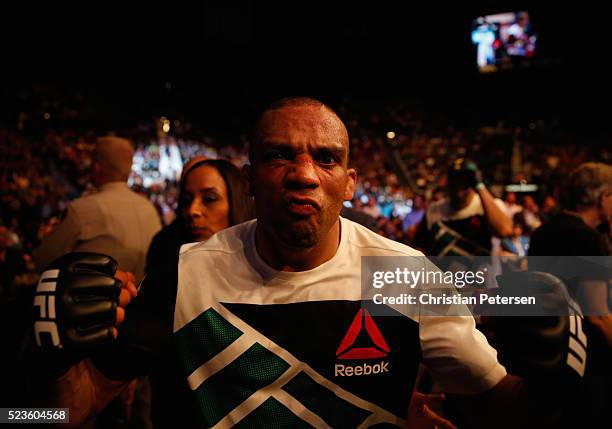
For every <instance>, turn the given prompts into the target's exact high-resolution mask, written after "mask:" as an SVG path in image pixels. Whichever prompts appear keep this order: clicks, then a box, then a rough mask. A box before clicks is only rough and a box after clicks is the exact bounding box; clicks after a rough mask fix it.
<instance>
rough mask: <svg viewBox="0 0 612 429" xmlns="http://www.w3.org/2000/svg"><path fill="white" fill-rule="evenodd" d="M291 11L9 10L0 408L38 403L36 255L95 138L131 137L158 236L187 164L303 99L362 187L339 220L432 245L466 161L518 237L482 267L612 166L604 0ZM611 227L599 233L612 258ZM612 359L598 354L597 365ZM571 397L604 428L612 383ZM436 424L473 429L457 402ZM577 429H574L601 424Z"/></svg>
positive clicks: (0, 91) (325, 5) (227, 6)
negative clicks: (582, 176) (30, 359)
mask: <svg viewBox="0 0 612 429" xmlns="http://www.w3.org/2000/svg"><path fill="white" fill-rule="evenodd" d="M291 3H293V2H277V1H273V2H255V1H246V2H239V1H235V0H226V1H224V2H194V3H192V4H189V5H178V4H175V3H174V2H163V3H159V4H154V3H143V4H141V5H139V6H136V5H128V4H127V3H125V4H123V3H113V2H104V3H102V2H95V3H94V4H89V3H87V2H85V3H72V4H70V5H61V6H60V5H58V4H55V3H54V2H47V3H43V4H31V5H28V4H20V5H13V6H10V7H7V8H6V10H4V11H3V12H2V16H3V22H4V23H3V25H2V28H1V29H0V35H1V37H2V42H1V44H2V52H1V53H0V57H1V58H2V60H1V61H0V64H2V67H1V69H0V246H1V247H0V252H2V253H1V255H2V258H1V259H0V267H1V277H0V282H1V286H2V289H1V290H0V306H1V307H0V334H1V336H2V337H1V338H2V339H1V341H2V344H3V346H2V347H1V350H2V353H1V355H2V360H1V361H0V362H1V363H2V366H1V370H0V371H1V372H0V377H1V380H2V381H1V382H0V407H29V406H37V405H31V402H29V401H28V395H29V393H28V387H27V384H28V383H27V382H26V381H25V379H26V377H25V376H24V374H25V373H26V372H27V371H28V370H27V368H24V366H26V364H25V362H26V361H27V359H26V358H25V357H24V356H26V355H28V354H29V352H30V349H31V341H28V336H29V333H30V331H31V327H32V316H31V313H32V310H31V308H32V302H31V301H32V298H33V295H34V290H35V288H36V284H37V283H38V280H39V276H40V271H39V270H37V267H36V264H35V261H34V258H33V251H34V249H35V248H36V247H37V246H39V245H40V243H41V242H42V241H43V239H44V237H45V236H47V235H48V234H49V233H50V232H51V231H52V230H53V228H54V227H56V226H57V225H58V224H60V223H61V222H62V220H63V219H64V216H65V213H66V210H67V208H68V207H69V203H70V201H73V200H75V199H77V198H79V197H81V196H82V195H83V194H90V193H92V192H93V185H92V183H91V181H90V168H91V165H92V152H93V149H94V146H95V144H96V138H97V137H101V136H104V135H108V134H112V135H116V136H121V137H125V138H128V139H130V140H131V141H132V143H133V145H134V149H135V152H134V157H133V162H132V169H131V173H130V175H129V179H128V184H129V186H130V187H131V189H132V190H133V191H135V192H136V193H139V194H141V195H143V196H145V197H146V198H147V199H148V200H149V201H150V202H151V203H152V204H153V206H154V207H155V209H156V210H157V213H158V215H159V219H160V222H161V225H162V226H166V225H170V224H171V223H172V222H173V221H174V220H175V219H176V217H177V214H176V210H177V204H178V203H179V197H180V196H179V190H180V187H179V178H180V177H181V172H182V169H183V165H184V164H185V162H187V161H188V160H189V159H191V158H193V157H195V156H200V155H202V156H205V157H207V158H223V159H227V160H229V161H231V162H232V163H233V164H235V165H236V166H238V167H242V166H243V165H244V164H246V163H248V144H249V141H250V139H251V133H252V130H253V125H254V123H255V121H256V120H257V118H258V116H259V114H260V113H261V111H262V109H264V108H265V107H266V106H267V105H269V104H270V103H271V102H272V101H274V100H277V99H279V98H283V97H289V96H307V97H313V98H316V99H318V100H320V101H322V102H324V103H325V104H327V105H329V106H330V107H331V108H333V109H334V110H335V111H336V112H337V113H338V116H339V117H340V118H341V119H342V121H343V122H344V123H345V124H346V127H347V129H348V134H349V140H350V161H349V165H350V166H352V167H354V168H355V169H356V170H357V186H356V191H355V194H354V197H353V199H352V200H351V201H346V202H345V203H344V206H345V209H344V210H349V211H350V212H351V213H353V215H354V216H355V219H361V220H362V222H363V223H364V224H367V225H368V227H369V228H370V229H372V230H374V231H375V232H376V233H377V234H379V235H381V236H384V237H386V238H389V239H391V240H394V241H397V242H400V243H403V244H405V245H408V246H411V247H415V248H419V249H422V250H425V251H426V249H425V247H424V246H422V245H421V244H422V243H421V242H420V241H419V239H420V237H419V230H420V229H421V227H422V225H421V224H422V223H423V222H426V220H425V219H426V214H427V211H428V207H430V206H431V205H432V204H435V203H436V202H439V201H441V200H443V199H444V198H445V195H446V193H447V192H448V189H449V180H448V174H447V172H448V170H449V168H451V167H452V166H453V165H454V164H453V163H454V162H455V161H456V160H457V159H458V158H464V159H469V160H471V161H473V163H474V165H475V166H477V169H478V170H479V171H480V172H481V173H482V178H483V183H484V184H485V185H486V187H487V189H488V190H489V191H490V192H491V193H492V194H493V195H494V196H495V197H498V198H500V199H502V200H503V201H504V207H505V210H507V213H506V214H507V215H508V216H509V217H511V218H512V219H513V220H514V225H513V226H514V227H517V226H518V227H519V231H518V232H516V231H515V230H513V231H514V232H513V233H512V234H509V237H505V238H504V237H501V238H496V239H497V242H496V244H494V245H492V248H491V254H495V252H509V254H515V255H519V256H524V255H526V254H527V253H528V251H529V240H530V238H531V236H532V234H533V233H534V231H536V230H537V229H538V228H539V227H541V226H542V225H545V224H546V223H548V222H550V221H551V220H552V219H554V218H555V216H556V215H557V214H559V213H561V212H562V210H563V209H564V208H565V207H564V206H563V201H564V199H563V198H564V195H563V191H564V184H565V180H566V179H567V178H568V176H569V175H570V172H572V171H573V170H574V169H575V168H576V167H578V166H579V165H581V164H583V163H585V162H597V163H603V164H607V165H608V167H609V166H610V164H611V163H612V132H611V115H612V109H611V108H610V100H611V98H610V97H611V96H612V91H611V87H612V85H611V83H610V72H609V56H610V40H611V36H610V34H609V28H610V22H609V20H610V18H609V15H608V12H607V11H605V10H604V7H603V6H602V5H601V4H599V3H597V2H592V1H587V2H578V3H574V4H563V3H562V2H548V1H545V2H523V1H519V2H510V1H498V2H495V1H468V2H452V3H448V4H444V3H439V2H424V3H426V4H422V3H423V2H408V1H404V2H397V1H387V0H382V1H375V2H339V3H333V4H332V2H323V1H319V0H315V1H309V2H300V3H299V4H291ZM3 7H4V6H3ZM500 14H502V15H500ZM491 17H493V18H491ZM527 18H528V21H527ZM527 22H528V23H527ZM5 24H6V25H5ZM522 37H524V39H521V38H522ZM489 38H490V39H489ZM608 177H609V176H608ZM607 186H608V189H609V187H610V183H608V184H607ZM607 198H610V197H609V196H608V197H607ZM517 215H519V216H517ZM611 223H612V219H608V221H607V223H605V222H604V223H603V224H601V225H599V226H597V230H598V233H599V234H601V237H602V240H603V241H604V242H605V243H607V245H608V246H609V245H610V241H611V239H612V235H611V232H610V224H611ZM513 234H514V235H513ZM513 239H514V241H513ZM508 240H509V241H508ZM568 240H570V238H568ZM570 241H571V240H570ZM516 243H523V245H522V248H521V249H517V248H516V246H515V244H516ZM426 253H427V251H426ZM9 254H10V255H11V256H10V258H9V256H8V255H9ZM499 254H500V253H497V255H499ZM504 254H506V253H504ZM607 255H608V256H609V253H608V254H607ZM11 258H14V259H11ZM608 299H609V295H608ZM610 302H612V300H610ZM608 315H609V314H608ZM278 323H281V321H279V322H278ZM609 332H610V331H609ZM609 332H608V334H609ZM610 338H612V335H609V337H608V341H610ZM611 347H612V346H610V342H608V343H607V348H606V347H603V348H602V350H599V349H594V350H595V352H594V353H599V354H600V355H599V356H607V357H609V356H610V348H611ZM590 356H591V355H590ZM595 359H598V358H597V357H596V358H595ZM602 359H603V358H602ZM607 362H608V366H609V362H610V361H607ZM605 377H608V378H607V379H606V378H602V380H608V381H609V380H610V374H609V368H608V370H607V372H606V375H605ZM606 382H607V381H606ZM421 387H422V388H423V389H425V388H426V387H429V388H431V385H429V384H428V383H427V382H424V383H423V384H422V386H421ZM407 389H409V387H407ZM434 389H435V386H434ZM581 389H582V388H581ZM143 395H145V396H146V394H143ZM149 395H150V393H149ZM145 402H146V401H145ZM580 403H581V404H595V405H593V407H596V406H602V407H604V408H605V407H608V408H607V409H608V411H607V414H608V416H607V420H605V421H606V422H610V417H609V413H610V411H609V410H610V409H612V408H609V407H610V405H612V397H611V396H610V387H609V385H607V386H606V387H605V388H604V387H602V388H601V389H600V390H596V389H595V390H588V388H585V393H584V395H583V397H582V399H581V402H580ZM124 404H125V402H124ZM130 404H131V403H130ZM134 404H135V405H134V406H135V407H136V406H138V404H139V403H138V401H135V402H134ZM602 404H603V405H602ZM584 406H585V407H586V406H587V405H584ZM111 408H112V404H111V406H109V407H108V409H107V410H106V411H105V412H104V413H103V414H102V415H101V416H99V417H98V421H97V422H94V423H92V425H93V426H89V427H112V428H115V427H117V428H127V427H130V428H132V427H150V426H147V424H150V421H149V420H148V417H147V418H141V417H142V416H141V415H140V414H138V413H140V410H141V408H138V410H139V411H134V413H132V412H131V411H129V412H128V411H126V408H125V407H123V406H122V405H121V404H119V405H117V404H115V406H114V408H112V409H111ZM149 408H150V407H149ZM144 409H145V410H147V408H146V407H144ZM149 412H150V410H149ZM438 412H439V413H440V414H441V415H444V416H445V417H446V418H449V419H451V420H452V421H453V422H454V423H455V424H456V425H457V426H458V427H461V428H463V427H465V428H471V427H477V426H471V425H468V423H467V422H464V421H463V420H462V418H461V417H459V416H460V415H461V413H460V412H458V411H457V409H456V406H455V407H454V408H453V406H450V405H449V406H448V407H446V408H444V409H443V408H438ZM137 414H138V418H136V415H137ZM601 421H603V420H601ZM589 424H590V423H588V422H586V421H581V423H580V424H579V425H578V426H574V427H604V426H597V425H592V426H590V425H589ZM349 426H350V425H349ZM349 426H346V427H349ZM274 427H275V426H274ZM279 427H280V426H279ZM484 427H497V426H496V423H495V422H493V423H491V424H490V425H488V426H484ZM525 427H530V426H529V425H526V426H525ZM551 427H565V426H551ZM608 427H610V426H608Z"/></svg>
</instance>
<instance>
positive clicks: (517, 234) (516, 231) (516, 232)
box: [512, 225, 523, 237]
mask: <svg viewBox="0 0 612 429" xmlns="http://www.w3.org/2000/svg"><path fill="white" fill-rule="evenodd" d="M512 233H513V235H514V237H520V236H521V235H523V227H522V226H520V225H514V227H513V229H512Z"/></svg>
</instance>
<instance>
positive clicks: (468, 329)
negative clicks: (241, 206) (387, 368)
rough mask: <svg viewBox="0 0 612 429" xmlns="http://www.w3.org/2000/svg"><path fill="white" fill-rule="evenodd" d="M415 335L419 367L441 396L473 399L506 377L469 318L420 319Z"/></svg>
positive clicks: (480, 333) (473, 322)
mask: <svg viewBox="0 0 612 429" xmlns="http://www.w3.org/2000/svg"><path fill="white" fill-rule="evenodd" d="M419 331H420V334H419V337H420V341H421V350H422V352H423V363H424V364H425V366H427V368H428V369H429V371H430V372H431V374H432V376H433V378H434V380H436V382H438V384H440V386H441V387H442V390H443V391H444V392H446V393H452V394H462V395H475V394H478V393H482V392H485V391H487V390H489V389H491V388H492V387H493V386H495V385H496V384H497V383H499V381H500V380H501V379H502V378H504V376H505V375H506V369H505V368H504V367H503V366H502V365H501V364H500V363H499V362H498V361H497V351H496V350H495V349H494V348H493V347H491V346H490V345H489V343H488V342H487V339H486V338H485V336H484V335H483V334H482V332H480V331H478V330H477V329H476V323H475V321H474V318H473V317H471V316H424V317H422V318H421V319H420V323H419Z"/></svg>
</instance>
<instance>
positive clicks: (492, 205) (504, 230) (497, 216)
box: [477, 186, 512, 237]
mask: <svg viewBox="0 0 612 429" xmlns="http://www.w3.org/2000/svg"><path fill="white" fill-rule="evenodd" d="M477 192H478V195H479V196H480V200H481V201H482V207H483V209H484V212H485V216H486V218H487V221H488V223H489V226H490V228H491V230H492V231H493V233H494V234H495V235H497V236H498V237H507V236H509V235H511V234H512V219H510V217H508V216H507V215H506V213H504V211H503V210H502V209H501V207H499V206H498V205H497V203H496V202H495V198H494V197H493V195H492V194H491V192H489V190H488V189H487V188H486V187H485V186H481V187H480V189H478V191H477Z"/></svg>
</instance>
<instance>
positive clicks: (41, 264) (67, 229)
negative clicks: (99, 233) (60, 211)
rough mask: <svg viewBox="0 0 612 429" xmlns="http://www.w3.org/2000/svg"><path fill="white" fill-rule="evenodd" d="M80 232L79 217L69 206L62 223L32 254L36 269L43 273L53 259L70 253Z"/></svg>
mask: <svg viewBox="0 0 612 429" xmlns="http://www.w3.org/2000/svg"><path fill="white" fill-rule="evenodd" d="M80 231H81V224H80V221H79V216H78V215H77V213H76V211H75V210H74V208H73V207H72V205H70V206H68V212H67V214H66V217H65V218H64V220H63V221H62V223H60V224H59V225H57V226H56V227H55V228H54V229H53V231H51V233H50V234H49V235H47V236H46V237H45V238H43V240H42V242H41V243H40V245H39V246H38V247H37V248H36V249H34V251H33V252H32V256H33V258H34V263H35V264H36V269H37V270H38V271H43V270H44V269H45V268H47V266H48V265H49V264H50V263H51V262H53V261H54V260H55V259H57V258H59V257H60V256H62V255H64V254H65V253H68V252H70V251H71V250H72V249H73V248H74V246H75V244H76V243H77V241H78V237H79V234H80Z"/></svg>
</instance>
